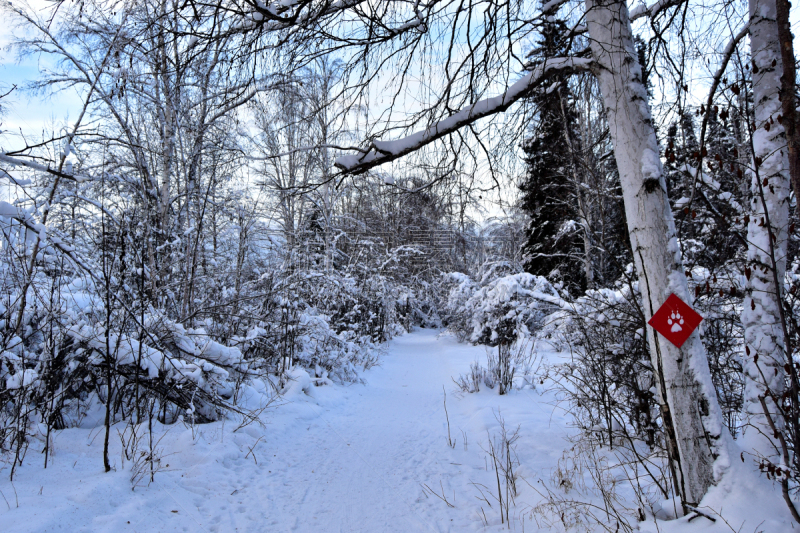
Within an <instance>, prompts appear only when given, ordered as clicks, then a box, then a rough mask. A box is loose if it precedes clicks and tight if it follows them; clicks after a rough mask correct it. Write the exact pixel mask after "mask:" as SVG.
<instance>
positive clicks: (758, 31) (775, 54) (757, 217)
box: [742, 0, 790, 457]
mask: <svg viewBox="0 0 800 533" xmlns="http://www.w3.org/2000/svg"><path fill="white" fill-rule="evenodd" d="M750 46H751V55H752V60H753V100H754V112H755V131H754V132H753V135H752V140H753V155H754V157H755V161H754V162H752V163H751V166H752V170H751V172H750V178H751V193H752V199H751V202H750V206H749V207H750V223H749V224H748V226H747V243H748V246H747V265H746V268H745V276H746V277H747V278H748V279H747V283H746V286H745V299H744V307H743V310H742V323H743V325H744V338H745V343H746V344H747V352H748V355H747V357H746V360H745V380H746V381H745V405H746V408H747V414H748V415H749V418H750V422H751V423H752V424H753V425H754V426H755V427H754V428H752V429H751V431H750V432H749V433H750V434H749V435H747V436H746V442H747V446H748V447H751V448H753V449H755V451H756V453H758V454H760V455H763V456H765V457H772V456H773V455H774V454H775V453H776V447H775V444H776V443H773V442H771V435H772V433H773V431H772V430H771V429H769V422H768V421H767V419H766V414H765V413H764V409H763V407H762V404H761V401H760V400H759V396H764V395H765V393H766V390H767V388H768V389H769V390H770V391H771V392H772V393H773V394H774V395H776V396H777V397H780V396H781V395H782V394H783V393H784V391H785V381H784V380H785V377H786V373H785V371H784V369H783V366H784V363H785V362H786V355H785V354H786V338H785V332H784V326H785V324H784V321H783V317H782V316H781V315H782V313H781V308H780V305H781V303H780V302H781V301H782V298H781V292H782V291H783V287H782V284H783V279H784V274H785V272H786V246H787V242H788V227H787V226H788V224H789V187H790V177H789V161H788V158H787V154H786V133H785V131H784V127H783V125H782V124H781V122H780V121H778V120H777V119H778V117H779V116H780V114H781V102H780V89H781V75H782V74H783V67H782V61H781V51H780V44H779V40H778V24H777V22H776V7H775V0H750ZM756 356H757V357H756ZM765 399H766V405H767V407H768V409H769V411H770V416H771V417H772V419H773V421H774V422H775V423H776V424H777V425H778V426H779V427H780V426H781V420H780V416H779V415H778V414H777V409H776V406H775V403H774V402H773V400H772V399H771V398H769V397H767V398H765Z"/></svg>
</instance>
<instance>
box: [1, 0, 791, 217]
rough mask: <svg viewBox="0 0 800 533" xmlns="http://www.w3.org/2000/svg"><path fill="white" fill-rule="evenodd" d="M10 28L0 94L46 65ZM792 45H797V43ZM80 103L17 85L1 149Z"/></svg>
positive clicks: (4, 31)
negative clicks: (21, 51)
mask: <svg viewBox="0 0 800 533" xmlns="http://www.w3.org/2000/svg"><path fill="white" fill-rule="evenodd" d="M529 1H530V0H529ZM533 1H536V0H533ZM639 1H640V0H637V1H636V2H635V3H638V2H639ZM14 3H16V4H20V3H22V0H15V2H14ZM28 3H29V4H30V5H31V6H33V7H34V8H35V9H41V10H45V9H48V8H49V6H50V5H51V4H50V3H49V2H48V1H47V0H29V2H28ZM791 18H792V21H793V29H794V31H795V34H798V33H800V7H794V8H793V9H792V14H791ZM12 30H13V28H12V27H11V26H10V25H9V24H3V25H0V91H1V92H0V94H2V92H5V91H7V90H8V89H9V88H11V87H12V86H13V85H17V87H20V88H21V87H23V86H24V85H25V84H26V83H28V82H30V81H32V80H34V79H36V78H37V77H38V76H39V74H40V72H41V70H42V69H43V68H46V67H47V64H46V61H47V59H46V58H36V57H27V58H22V59H20V58H18V57H16V54H15V52H14V51H12V50H9V47H8V43H9V42H10V40H11V35H12ZM795 48H796V49H800V46H798V45H796V46H795ZM81 104H82V101H81V97H80V94H78V92H77V91H76V90H75V89H66V90H63V91H60V92H58V93H56V94H52V95H44V96H43V95H33V94H28V93H26V92H25V91H23V90H20V89H17V90H15V91H14V92H13V93H12V94H10V95H9V96H7V97H6V98H4V99H3V107H4V108H5V114H4V115H3V116H1V117H0V130H2V131H3V134H2V135H0V150H8V149H12V148H19V147H21V146H23V145H24V140H23V138H22V136H23V135H24V136H25V137H26V138H28V139H32V140H34V141H35V140H36V139H38V138H41V137H42V136H43V131H46V132H48V134H47V136H49V132H52V131H53V129H58V128H59V127H61V126H63V125H65V124H69V122H70V118H72V120H74V118H75V116H77V114H78V112H79V110H80V106H81ZM370 107H371V108H372V110H373V111H374V110H375V109H376V108H380V107H381V105H380V103H379V102H376V105H375V106H370ZM401 107H405V106H401ZM373 114H374V113H373ZM498 214H499V213H498Z"/></svg>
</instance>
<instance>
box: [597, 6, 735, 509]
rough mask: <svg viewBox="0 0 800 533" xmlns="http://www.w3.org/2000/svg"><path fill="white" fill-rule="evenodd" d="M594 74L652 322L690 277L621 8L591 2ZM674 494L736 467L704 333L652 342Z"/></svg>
mask: <svg viewBox="0 0 800 533" xmlns="http://www.w3.org/2000/svg"><path fill="white" fill-rule="evenodd" d="M586 20H587V23H588V28H589V35H590V37H591V43H592V44H591V47H592V55H593V56H594V59H595V61H596V63H597V67H596V74H597V78H598V82H599V85H600V90H601V92H602V96H603V102H604V105H605V107H606V111H607V114H608V122H609V127H610V132H611V137H612V140H613V143H614V155H615V157H616V161H617V166H618V168H619V173H620V180H621V184H622V190H623V197H624V201H625V213H626V215H627V222H628V230H629V232H630V239H631V249H632V250H633V255H634V258H635V263H636V268H637V271H638V273H639V290H640V291H641V294H642V299H643V302H644V311H645V314H646V317H645V318H646V319H650V317H651V316H652V315H653V313H654V312H655V311H656V310H657V309H658V308H659V307H660V306H661V304H662V303H663V302H664V300H666V298H667V297H668V296H669V295H670V293H675V295H676V296H678V297H680V298H681V299H682V300H684V301H685V302H687V303H691V302H692V299H691V297H690V295H689V291H688V286H687V283H686V277H685V275H684V270H683V264H682V260H681V255H680V248H679V245H678V241H677V238H676V232H675V222H674V220H673V218H672V211H671V209H670V205H669V200H668V197H667V192H666V183H665V180H664V175H663V169H662V166H661V160H660V158H659V149H658V143H657V141H656V136H655V131H654V129H653V124H652V119H651V115H650V109H649V107H648V104H647V92H646V90H645V87H644V84H643V83H642V72H641V67H640V65H639V63H638V60H637V54H636V50H635V48H634V45H633V38H632V31H631V24H630V18H629V14H628V8H627V6H626V4H625V2H624V1H622V0H586ZM648 340H649V347H650V357H651V360H652V363H653V368H654V369H655V372H656V379H657V383H658V391H659V399H660V403H661V412H662V418H663V422H664V428H665V431H666V434H667V439H668V441H669V442H668V443H667V444H668V450H669V453H670V459H671V467H672V470H673V473H674V481H675V488H676V491H677V492H678V494H679V495H680V496H681V499H682V501H683V505H684V509H686V507H687V506H695V505H697V504H698V503H699V502H700V500H701V499H702V498H703V496H704V495H705V493H706V491H707V490H708V488H709V487H710V486H711V485H712V484H714V483H716V482H717V481H718V480H719V478H720V476H721V475H722V473H723V472H724V471H725V469H726V467H727V466H728V465H729V464H730V462H729V461H730V457H729V454H728V439H729V437H728V436H727V435H725V434H724V426H723V424H722V414H721V411H720V409H719V405H718V403H717V397H716V393H715V391H714V387H713V384H712V382H711V374H710V372H709V368H708V360H707V358H706V352H705V348H704V346H703V343H702V341H701V339H700V333H699V330H698V331H695V332H694V333H693V334H692V335H691V336H690V337H689V339H688V340H687V341H686V343H685V344H684V345H683V347H682V348H680V349H679V348H677V347H675V346H674V345H673V344H671V343H670V342H669V341H667V340H666V339H665V338H664V337H662V336H661V335H659V334H658V333H656V332H655V331H653V330H650V331H649V334H648Z"/></svg>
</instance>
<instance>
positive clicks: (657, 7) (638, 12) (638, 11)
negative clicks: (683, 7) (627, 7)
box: [630, 0, 684, 22]
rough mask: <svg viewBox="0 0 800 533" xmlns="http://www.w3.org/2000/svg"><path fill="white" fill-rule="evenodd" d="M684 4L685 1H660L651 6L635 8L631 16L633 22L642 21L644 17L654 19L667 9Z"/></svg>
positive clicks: (644, 5)
mask: <svg viewBox="0 0 800 533" xmlns="http://www.w3.org/2000/svg"><path fill="white" fill-rule="evenodd" d="M683 2H684V0H658V2H656V3H654V4H652V5H650V6H648V5H646V4H644V3H642V4H639V5H638V6H636V7H635V8H633V9H631V14H630V18H631V22H633V21H634V20H637V19H640V18H642V17H650V18H654V17H656V16H657V15H658V14H659V13H661V12H662V11H664V10H665V9H669V8H671V7H674V6H678V5H680V4H682V3H683Z"/></svg>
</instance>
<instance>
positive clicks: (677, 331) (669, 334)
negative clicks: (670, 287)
mask: <svg viewBox="0 0 800 533" xmlns="http://www.w3.org/2000/svg"><path fill="white" fill-rule="evenodd" d="M702 320H703V317H702V316H700V315H699V314H697V312H696V311H695V310H694V309H692V308H691V307H689V304H687V303H686V302H684V301H683V300H681V299H680V298H678V297H677V296H675V295H674V294H670V295H669V298H667V301H665V302H664V305H662V306H661V307H659V309H658V311H656V312H655V314H654V315H653V317H652V318H651V319H650V320H648V321H647V323H648V324H650V325H651V326H653V327H654V328H655V330H656V331H657V332H659V333H661V334H662V335H663V336H664V337H665V338H666V339H667V340H668V341H669V342H671V343H672V344H674V345H675V346H677V347H678V348H680V347H681V346H683V343H684V342H686V339H688V338H689V335H691V334H692V332H693V331H694V330H695V329H697V326H699V325H700V322H701V321H702Z"/></svg>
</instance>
